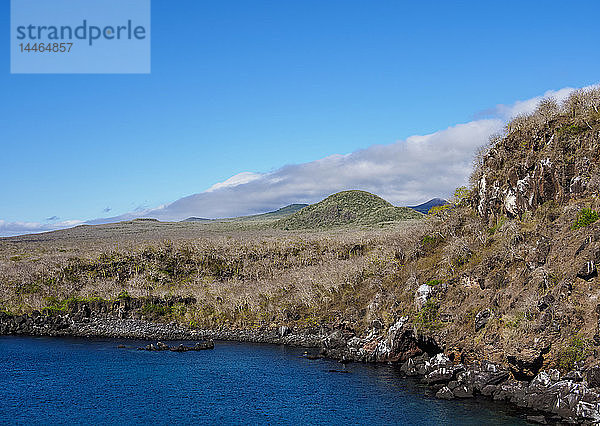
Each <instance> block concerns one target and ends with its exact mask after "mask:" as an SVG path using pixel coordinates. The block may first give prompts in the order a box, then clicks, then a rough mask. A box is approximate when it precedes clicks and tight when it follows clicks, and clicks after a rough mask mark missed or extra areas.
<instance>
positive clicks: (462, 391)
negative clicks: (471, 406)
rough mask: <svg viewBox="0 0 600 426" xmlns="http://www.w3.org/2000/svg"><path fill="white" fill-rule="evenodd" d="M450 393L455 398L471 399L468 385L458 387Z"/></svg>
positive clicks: (471, 390)
mask: <svg viewBox="0 0 600 426" xmlns="http://www.w3.org/2000/svg"><path fill="white" fill-rule="evenodd" d="M452 392H453V393H454V396H455V397H457V398H473V388H472V387H471V386H469V385H460V386H458V387H457V388H455V389H454V390H453V391H452Z"/></svg>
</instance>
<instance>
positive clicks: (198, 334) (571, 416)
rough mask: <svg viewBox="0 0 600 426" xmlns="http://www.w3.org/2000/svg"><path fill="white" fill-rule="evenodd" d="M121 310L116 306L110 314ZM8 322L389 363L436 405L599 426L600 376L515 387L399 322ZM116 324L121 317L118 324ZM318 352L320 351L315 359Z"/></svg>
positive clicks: (37, 318) (37, 316)
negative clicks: (349, 326) (492, 407)
mask: <svg viewBox="0 0 600 426" xmlns="http://www.w3.org/2000/svg"><path fill="white" fill-rule="evenodd" d="M118 305H119V303H116V304H113V306H114V307H116V306H118ZM47 314H48V313H47V312H46V315H44V314H41V313H39V312H36V311H34V312H33V313H32V314H30V315H9V314H7V313H0V335H29V336H55V337H59V336H63V337H82V338H96V337H104V338H120V339H139V340H165V341H169V340H188V341H199V340H217V341H218V340H222V341H237V342H251V343H268V344H279V345H290V346H301V347H306V348H312V349H313V353H312V354H311V355H310V356H311V357H314V358H319V357H324V358H331V359H337V360H344V362H367V363H378V362H379V363H381V362H385V363H390V364H395V365H397V366H399V367H400V370H401V371H402V372H403V373H404V374H405V375H406V376H410V377H413V378H416V379H419V380H421V381H422V382H424V383H425V384H427V385H428V387H429V388H430V389H431V390H432V392H434V393H435V395H436V397H437V398H441V399H462V398H473V397H475V396H483V397H486V398H488V399H490V400H494V401H503V402H507V403H509V404H512V405H514V406H516V407H518V408H519V409H521V410H523V411H524V413H525V414H526V415H527V420H528V421H530V422H533V423H541V424H548V423H550V424H556V423H564V422H567V423H577V424H600V403H599V402H598V401H600V372H598V371H596V370H595V369H591V370H589V371H582V370H575V371H572V372H570V373H568V374H566V375H561V374H560V372H559V371H557V370H547V371H535V373H536V374H535V376H534V377H533V379H532V380H530V381H527V380H517V379H516V378H515V375H517V376H518V374H515V371H514V370H513V369H511V368H510V366H509V368H507V367H506V366H502V365H498V364H494V363H491V362H488V361H486V360H477V361H475V362H472V363H469V364H464V363H462V362H460V360H456V359H451V356H452V354H450V356H449V355H447V354H445V353H444V352H443V350H442V348H441V347H440V346H438V344H437V343H436V342H434V341H431V340H429V339H428V338H425V337H424V336H420V335H419V334H418V333H417V332H416V330H415V329H414V327H413V326H412V325H411V324H409V323H408V322H407V320H406V319H405V318H401V319H400V320H399V321H398V322H397V323H396V324H394V325H392V326H391V327H390V328H389V329H388V330H387V332H380V333H377V332H376V331H375V330H374V331H373V332H372V333H370V334H369V335H368V336H364V337H361V336H356V335H354V333H353V332H351V331H349V330H344V329H339V328H337V329H334V328H332V327H325V326H324V327H318V328H316V327H315V328H307V329H303V330H293V329H290V328H288V327H287V326H280V327H276V328H261V329H254V330H234V329H219V330H200V329H191V328H187V327H184V326H181V325H180V324H178V323H176V322H168V323H160V322H152V321H148V320H145V319H140V318H133V317H132V315H130V314H129V315H123V313H122V311H121V314H120V315H119V310H118V309H116V310H115V309H112V308H108V309H107V307H106V306H101V308H100V309H97V310H92V309H90V308H89V306H87V305H86V304H78V305H77V306H75V307H74V308H73V309H72V310H71V312H69V313H60V314H57V313H53V314H51V315H47ZM119 316H121V317H119ZM317 350H318V351H317ZM523 367H527V368H531V366H523Z"/></svg>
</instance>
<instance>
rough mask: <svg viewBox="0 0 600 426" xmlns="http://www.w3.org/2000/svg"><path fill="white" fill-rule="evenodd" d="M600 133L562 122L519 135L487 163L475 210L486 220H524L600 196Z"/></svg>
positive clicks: (500, 144) (476, 193)
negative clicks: (550, 205) (549, 206)
mask: <svg viewBox="0 0 600 426" xmlns="http://www.w3.org/2000/svg"><path fill="white" fill-rule="evenodd" d="M599 170H600V130H599V129H598V126H595V127H594V126H589V127H588V126H585V127H582V126H577V125H573V124H569V122H568V121H566V120H565V119H557V120H555V121H552V122H550V123H548V125H547V126H544V127H543V128H542V129H535V130H531V129H523V130H516V131H513V132H511V133H510V134H509V135H507V136H506V137H505V138H504V139H502V140H501V141H499V142H498V143H496V145H494V146H493V147H491V149H490V150H489V152H488V153H487V154H486V155H485V156H484V157H483V161H482V166H481V168H480V170H479V171H478V174H477V176H476V184H475V188H474V189H475V191H474V207H475V208H476V209H477V211H478V213H479V214H480V215H481V216H483V217H484V218H486V219H492V218H498V217H500V216H502V215H505V216H508V217H509V218H515V217H520V216H521V215H523V214H524V213H525V212H532V211H534V210H535V209H536V208H537V207H538V206H540V205H542V204H544V203H546V202H549V201H554V202H556V203H566V202H568V201H569V200H572V199H575V198H586V197H594V196H596V197H597V196H599V195H600V174H599Z"/></svg>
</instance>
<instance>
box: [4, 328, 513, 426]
mask: <svg viewBox="0 0 600 426" xmlns="http://www.w3.org/2000/svg"><path fill="white" fill-rule="evenodd" d="M119 344H124V345H126V346H127V347H126V348H125V349H120V348H118V347H117V346H118V345H119ZM145 344H147V342H142V341H121V340H114V339H94V340H89V339H70V338H33V337H0V423H3V424H5V423H6V424H13V423H21V424H24V423H27V424H124V423H125V424H131V423H135V424H147V423H154V424H191V423H203V424H294V425H295V424H307V423H311V424H344V425H346V424H400V425H493V424H497V425H517V424H524V423H525V422H524V421H523V420H521V419H519V418H518V417H513V416H511V413H510V412H509V411H507V410H508V409H507V408H502V407H499V406H495V405H491V403H488V402H486V401H482V400H469V401H440V400H437V399H435V398H433V397H432V396H427V394H426V391H425V388H424V387H423V386H422V385H420V384H418V382H416V381H413V380H410V379H407V378H402V377H401V376H400V374H399V372H398V369H397V367H394V366H388V365H363V364H350V365H348V367H347V370H348V371H350V373H338V372H330V370H332V369H333V370H343V367H342V366H341V365H340V364H338V363H336V362H335V361H329V360H315V361H310V360H307V359H305V358H302V356H301V355H302V353H303V352H304V350H303V349H299V348H289V347H283V346H275V345H259V344H246V343H244V344H242V343H229V342H216V346H215V349H214V350H207V351H201V352H185V353H173V352H146V351H138V350H136V348H137V347H138V346H143V345H145ZM513 414H514V413H513Z"/></svg>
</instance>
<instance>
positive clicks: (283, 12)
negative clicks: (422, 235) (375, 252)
mask: <svg viewBox="0 0 600 426" xmlns="http://www.w3.org/2000/svg"><path fill="white" fill-rule="evenodd" d="M0 11H1V15H0V19H1V23H2V28H3V29H4V37H5V40H8V37H9V24H10V21H9V4H8V2H2V9H1V10H0ZM598 16H600V3H599V2H597V1H573V2H569V3H566V2H563V1H543V2H542V1H539V2H536V1H529V2H522V1H520V2H517V1H514V2H513V1H503V2H488V1H477V2H475V1H473V2H446V1H431V2H400V1H393V2H388V1H348V0H344V1H337V0H334V1H322V0H321V1H311V0H309V1H291V0H290V1H284V2H282V1H252V2H247V1H219V2H207V1H198V0H177V1H169V0H152V73H151V74H150V75H11V74H10V62H9V61H10V58H9V53H8V45H7V43H4V46H3V51H4V54H3V55H0V69H2V70H3V71H2V73H1V74H0V92H1V93H2V95H0V117H1V118H0V120H1V121H0V129H1V130H0V131H1V132H2V134H1V141H2V167H1V168H0V179H1V181H2V183H3V184H2V185H1V189H0V220H4V221H5V222H36V223H45V222H46V219H47V218H50V217H58V218H60V220H71V219H72V220H89V219H94V218H102V217H108V216H116V215H121V214H125V213H127V212H132V211H135V210H136V209H137V210H138V211H139V210H143V209H149V208H153V207H157V206H159V205H162V204H165V203H170V202H173V201H175V200H177V199H179V198H181V197H185V196H189V195H191V194H197V193H201V192H202V191H205V190H207V189H208V188H210V187H211V186H212V185H214V184H215V183H217V182H223V181H225V180H226V179H228V178H230V177H232V176H234V175H236V174H238V173H241V172H253V173H259V174H260V173H269V172H276V171H278V170H280V168H281V167H283V166H285V165H297V164H303V163H309V162H313V161H315V160H319V159H322V158H324V157H327V156H330V155H333V154H350V153H354V152H356V151H358V150H361V149H367V148H369V147H371V146H373V145H375V144H383V145H387V144H393V143H395V142H397V141H402V140H406V139H407V138H409V137H410V136H411V135H425V134H429V133H433V132H436V131H439V130H442V129H447V128H448V127H451V126H455V125H457V124H459V123H467V122H470V121H473V120H474V119H478V118H481V116H482V114H481V112H482V111H489V110H490V108H494V107H495V106H496V105H498V104H505V105H512V104H514V102H516V101H518V100H525V99H530V98H533V97H536V96H539V95H542V94H543V93H545V92H546V91H547V90H558V89H561V88H564V87H582V86H587V85H590V84H594V83H597V82H598V80H599V78H598V69H600V54H599V53H598V49H597V43H598V40H600V26H598V25H597V18H598ZM332 167H333V166H332ZM352 184H353V185H354V186H357V185H358V186H360V183H358V184H357V183H355V182H353V183H352ZM445 190H446V188H443V186H440V192H443V191H445ZM317 192H318V191H317ZM317 192H315V191H312V192H310V194H313V195H315V196H316V193H317ZM407 194H408V195H407ZM409 195H410V194H409V193H406V194H404V195H402V196H398V197H397V201H398V202H401V201H405V202H407V203H409V202H411V198H410V196H409ZM424 195H429V192H428V193H427V194H425V192H422V193H419V192H418V191H417V192H415V194H414V197H413V199H412V201H414V202H420V201H425V200H422V199H421V197H422V196H424ZM438 195H440V196H445V195H447V194H444V193H440V194H438ZM286 197H287V198H285V197H283V198H281V202H284V201H285V200H287V199H290V197H291V195H289V194H288V195H287V196H286ZM306 197H309V196H308V195H306V196H304V198H305V199H306ZM284 198H285V199H284ZM299 198H301V197H299ZM309 198H310V197H309ZM278 200H279V199H278ZM289 201H290V202H292V201H294V200H291V199H290V200H289ZM272 203H275V201H274V200H272V201H271V204H272ZM269 206H270V205H269V204H268V203H267V204H264V205H257V206H256V207H254V208H252V207H251V206H250V207H248V208H247V209H246V210H243V209H242V210H239V211H238V210H236V209H232V210H231V214H237V213H239V212H242V213H243V212H246V211H248V212H251V211H253V210H260V209H261V208H268V207H269ZM109 209H110V210H109ZM228 212H229V211H224V212H222V214H224V215H227V213H228ZM202 213H203V212H201V211H199V212H197V215H200V216H201V215H203V214H202Z"/></svg>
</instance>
